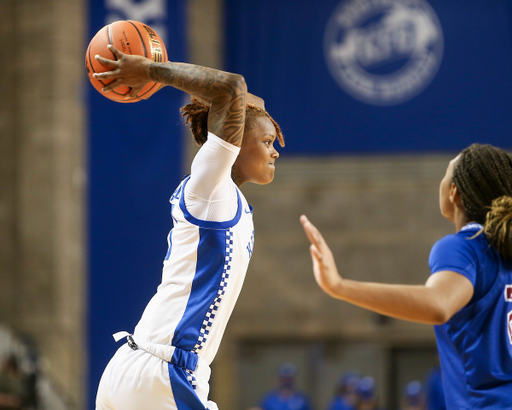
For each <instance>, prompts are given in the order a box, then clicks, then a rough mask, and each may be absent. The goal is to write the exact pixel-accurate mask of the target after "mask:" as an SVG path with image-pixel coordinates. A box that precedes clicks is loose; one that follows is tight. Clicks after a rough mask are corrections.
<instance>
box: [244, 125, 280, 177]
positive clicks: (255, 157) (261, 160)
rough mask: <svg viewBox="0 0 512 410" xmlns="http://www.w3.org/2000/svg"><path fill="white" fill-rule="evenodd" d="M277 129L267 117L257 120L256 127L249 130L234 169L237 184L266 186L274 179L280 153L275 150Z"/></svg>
mask: <svg viewBox="0 0 512 410" xmlns="http://www.w3.org/2000/svg"><path fill="white" fill-rule="evenodd" d="M275 139H276V129H275V127H274V124H272V121H270V120H269V119H268V118H267V117H259V118H257V119H256V127H254V128H252V129H250V130H248V131H247V132H246V133H245V135H244V139H243V142H242V148H241V150H240V154H239V155H238V158H237V159H236V162H235V165H234V168H235V174H236V176H237V181H236V182H237V184H238V186H241V185H242V184H243V183H245V182H254V183H255V184H260V185H265V184H268V183H270V182H272V180H273V179H274V171H275V161H276V159H277V158H278V157H279V153H278V152H277V151H276V149H275V148H274V141H275Z"/></svg>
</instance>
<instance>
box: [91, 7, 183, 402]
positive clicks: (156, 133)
mask: <svg viewBox="0 0 512 410" xmlns="http://www.w3.org/2000/svg"><path fill="white" fill-rule="evenodd" d="M89 4H90V10H89V12H90V27H89V39H90V38H92V37H93V36H94V34H96V32H97V31H98V30H99V29H101V28H102V27H103V26H104V25H106V24H108V23H110V22H112V21H115V20H137V21H140V22H143V23H146V24H148V25H149V26H151V27H152V28H153V29H154V30H155V31H156V32H157V33H158V34H159V35H160V36H161V37H162V39H163V40H164V43H165V45H166V47H167V52H168V55H169V59H172V60H177V61H184V60H185V57H184V47H185V46H184V45H185V27H184V25H185V23H184V22H185V10H184V1H182V0H138V1H135V0H91V1H90V3H89ZM87 93H88V108H89V135H90V138H89V204H88V206H89V216H88V223H89V231H88V235H89V238H88V243H89V318H88V324H89V327H88V335H89V383H88V384H89V386H88V400H89V403H88V405H87V408H90V409H93V408H94V400H95V395H96V389H97V386H98V382H99V379H100V377H101V374H102V372H103V369H104V367H105V365H106V364H107V362H108V361H109V359H110V357H111V356H112V354H113V353H114V352H115V350H116V349H117V348H118V347H119V346H120V345H121V342H119V343H118V344H116V343H115V342H114V339H113V338H112V334H113V333H115V332H117V331H119V330H127V331H129V332H132V331H133V328H134V326H135V325H136V324H137V321H138V320H139V318H140V316H141V314H142V311H143V309H144V307H145V305H146V303H147V302H148V301H149V299H150V298H151V296H152V295H153V294H154V292H155V291H156V288H157V286H158V284H159V283H160V279H161V269H162V262H163V259H164V257H165V253H166V251H167V241H166V237H167V234H168V232H169V229H170V228H171V218H170V214H169V210H170V206H169V203H168V200H169V198H170V196H171V195H172V193H173V191H174V189H175V188H176V186H177V185H178V183H179V181H180V179H181V177H182V175H181V169H182V162H181V158H182V141H181V134H182V128H181V126H180V124H181V120H180V115H179V111H178V110H179V107H180V106H181V103H182V102H183V95H184V94H183V93H182V92H180V91H177V90H175V89H172V88H171V87H167V88H164V89H163V90H160V91H159V92H158V93H156V94H155V95H153V96H152V97H151V98H150V99H149V100H147V101H141V102H137V103H128V104H126V103H117V102H112V101H110V100H108V99H107V98H105V97H103V96H102V95H100V93H98V92H97V91H96V90H94V88H93V87H92V86H91V85H89V84H87Z"/></svg>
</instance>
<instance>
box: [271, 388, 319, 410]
mask: <svg viewBox="0 0 512 410" xmlns="http://www.w3.org/2000/svg"><path fill="white" fill-rule="evenodd" d="M261 408H262V409H263V410H310V408H311V407H310V405H309V401H308V399H307V397H306V396H305V395H303V394H301V393H299V392H293V393H291V394H290V395H288V394H282V393H280V392H279V390H276V391H273V392H270V393H269V394H267V396H265V398H264V399H263V401H262V403H261Z"/></svg>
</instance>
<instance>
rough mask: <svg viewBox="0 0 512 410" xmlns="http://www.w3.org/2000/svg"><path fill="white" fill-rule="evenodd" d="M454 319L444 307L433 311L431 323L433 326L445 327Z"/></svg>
mask: <svg viewBox="0 0 512 410" xmlns="http://www.w3.org/2000/svg"><path fill="white" fill-rule="evenodd" d="M451 317H452V314H451V313H450V312H448V311H447V310H446V309H444V308H443V307H439V308H437V309H433V310H432V312H431V316H430V323H431V324H432V325H444V324H445V323H446V322H448V321H449V320H450V319H451Z"/></svg>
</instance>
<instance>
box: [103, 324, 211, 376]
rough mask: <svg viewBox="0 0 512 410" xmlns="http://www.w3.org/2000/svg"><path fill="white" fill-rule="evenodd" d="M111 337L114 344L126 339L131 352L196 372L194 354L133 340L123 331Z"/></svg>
mask: <svg viewBox="0 0 512 410" xmlns="http://www.w3.org/2000/svg"><path fill="white" fill-rule="evenodd" d="M113 337H114V340H115V341H116V342H118V341H119V340H121V339H123V338H125V337H126V339H127V343H128V346H129V347H130V348H131V349H133V350H139V349H140V350H143V351H145V352H147V353H149V354H152V355H153V356H156V357H159V358H160V359H162V360H164V361H166V362H168V363H171V364H173V365H175V366H178V367H181V368H182V369H185V370H189V371H192V372H194V371H196V370H198V367H199V366H198V364H199V356H198V355H197V354H196V353H193V352H189V351H186V350H183V349H180V348H178V347H175V346H171V345H163V344H159V343H152V342H147V341H143V340H140V339H139V338H137V339H135V338H134V337H133V335H132V334H130V333H128V332H125V331H122V332H117V333H115V334H114V335H113ZM202 362H203V365H206V366H208V365H207V364H206V363H204V361H202ZM201 367H202V366H201ZM208 367H209V366H208Z"/></svg>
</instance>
